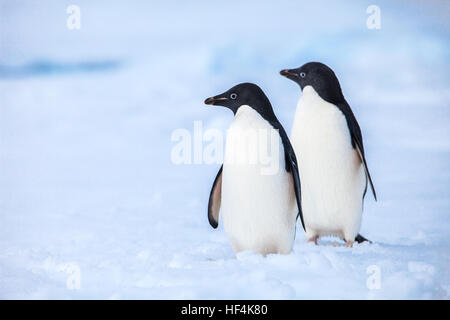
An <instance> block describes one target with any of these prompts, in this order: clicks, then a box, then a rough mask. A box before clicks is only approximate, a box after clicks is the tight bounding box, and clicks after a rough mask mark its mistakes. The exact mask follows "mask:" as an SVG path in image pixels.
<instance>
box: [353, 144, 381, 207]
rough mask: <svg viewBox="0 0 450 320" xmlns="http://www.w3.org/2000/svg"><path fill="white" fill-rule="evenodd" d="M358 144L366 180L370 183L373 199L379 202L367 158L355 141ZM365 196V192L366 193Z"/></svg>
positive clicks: (357, 149) (357, 147) (357, 146)
mask: <svg viewBox="0 0 450 320" xmlns="http://www.w3.org/2000/svg"><path fill="white" fill-rule="evenodd" d="M353 140H354V141H355V144H356V151H357V152H358V155H359V158H360V159H361V162H362V163H363V165H364V171H365V172H366V178H367V180H368V181H369V183H370V189H372V194H373V197H374V198H375V201H377V194H376V192H375V187H374V186H373V182H372V177H371V176H370V172H369V168H368V167H367V162H366V157H365V156H364V154H363V153H362V152H361V148H360V147H359V144H358V141H357V140H355V139H353ZM366 190H367V182H366ZM364 194H365V191H364Z"/></svg>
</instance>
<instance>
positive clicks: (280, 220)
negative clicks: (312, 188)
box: [205, 83, 303, 255]
mask: <svg viewBox="0 0 450 320" xmlns="http://www.w3.org/2000/svg"><path fill="white" fill-rule="evenodd" d="M205 103H206V104H209V105H220V106H225V107H227V108H229V109H231V110H232V111H233V113H234V115H235V117H234V120H233V122H232V123H231V126H230V128H229V129H228V131H227V141H226V147H225V158H224V164H223V165H222V167H221V168H220V170H219V172H218V174H217V176H216V178H215V180H214V184H213V186H212V189H211V193H210V197H209V204H208V219H209V222H210V224H211V226H212V227H214V228H216V227H217V225H218V221H219V211H220V212H221V216H222V221H223V224H224V229H225V232H226V234H227V236H228V238H229V240H230V242H231V244H232V247H233V249H234V250H235V252H240V251H245V250H252V251H255V252H258V253H261V254H264V255H265V254H269V253H284V254H286V253H289V252H290V251H291V250H292V246H293V242H294V237H295V221H296V218H297V216H299V217H300V219H301V221H303V216H302V211H301V191H300V190H301V189H300V177H299V174H298V168H297V160H296V156H295V153H294V150H293V148H292V146H291V143H290V142H289V138H288V136H287V134H286V132H285V130H284V128H283V126H282V125H281V124H280V122H279V121H278V119H277V117H276V116H275V113H274V112H273V109H272V105H271V104H270V101H269V99H268V98H267V97H266V95H265V94H264V92H263V91H262V90H261V89H260V88H259V87H258V86H257V85H255V84H252V83H241V84H239V85H237V86H234V87H233V88H231V89H229V90H228V91H226V92H224V93H222V94H220V95H217V96H214V97H211V98H208V99H206V100H205ZM274 129H275V131H274ZM249 130H250V132H251V131H252V130H255V132H263V133H264V132H266V133H269V132H270V134H273V133H274V132H275V141H276V142H277V143H276V145H277V150H271V151H272V157H276V158H273V159H272V160H274V161H275V162H276V165H277V170H274V171H273V172H270V173H268V174H265V173H264V172H263V170H264V165H263V164H261V163H260V162H258V161H257V162H252V161H251V159H255V157H256V158H257V157H259V155H260V152H261V150H263V149H265V150H268V149H267V148H269V149H270V146H268V141H269V140H270V139H269V140H267V139H262V140H259V141H258V143H257V144H256V145H255V143H254V142H255V141H254V140H252V139H251V137H252V135H251V134H249ZM267 138H268V137H267ZM273 151H277V152H276V153H273ZM236 155H239V156H240V157H241V158H240V159H241V161H235V159H234V158H233V156H236Z"/></svg>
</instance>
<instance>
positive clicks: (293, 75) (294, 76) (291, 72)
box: [280, 69, 299, 80]
mask: <svg viewBox="0 0 450 320" xmlns="http://www.w3.org/2000/svg"><path fill="white" fill-rule="evenodd" d="M280 74H281V75H282V76H284V77H286V78H288V79H291V80H294V79H298V78H299V76H298V73H296V72H295V70H293V69H291V70H289V69H284V70H281V71H280Z"/></svg>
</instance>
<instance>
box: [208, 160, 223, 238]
mask: <svg viewBox="0 0 450 320" xmlns="http://www.w3.org/2000/svg"><path fill="white" fill-rule="evenodd" d="M222 169H223V165H222V166H221V167H220V169H219V172H218V173H217V176H216V178H215V179H214V183H213V186H212V188H211V192H210V193H209V201H208V221H209V224H210V225H211V227H213V228H214V229H215V228H217V226H218V225H219V211H220V203H221V201H222Z"/></svg>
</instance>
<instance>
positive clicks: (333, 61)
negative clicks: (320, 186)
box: [0, 0, 450, 299]
mask: <svg viewBox="0 0 450 320" xmlns="http://www.w3.org/2000/svg"><path fill="white" fill-rule="evenodd" d="M376 2H377V3H376V4H377V5H379V6H380V8H381V19H382V20H381V29H380V30H368V29H367V28H366V18H367V14H366V8H367V7H368V6H369V5H370V4H373V3H372V1H359V2H358V3H356V2H352V3H350V2H343V1H327V2H320V1H314V2H312V1H308V2H304V3H299V2H297V1H296V2H293V1H292V2H289V1H284V0H279V1H277V2H276V6H275V5H274V4H270V3H269V2H268V1H267V2H261V1H246V2H242V1H231V2H230V1H226V2H224V1H222V2H213V1H198V2H191V1H189V2H187V1H185V2H180V3H178V2H175V1H164V2H161V4H160V5H156V4H152V3H150V2H147V1H121V2H119V1H114V2H112V1H106V0H104V1H87V0H74V1H57V0H53V1H50V0H47V1H40V2H39V4H37V3H36V2H35V1H31V0H28V1H25V0H24V1H6V0H0V150H1V151H0V298H3V299H16V298H27V299H28V298H31V299H34V298H40V299H56V298H61V299H66V298H67V299H79V298H88V299H90V298H101V299H129V298H150V299H163V298H176V299H178V298H192V299H197V298H203V299H221V298H237V299H240V298H250V299H260V298H261V299H262V298H269V299H314V298H323V299H331V298H336V299H378V298H389V299H391V298H392V299H402V298H406V299H449V297H450V237H449V230H450V229H449V227H450V194H449V193H450V102H449V101H450V86H449V84H450V74H449V72H448V71H449V61H450V43H449V41H448V39H449V36H450V23H449V20H448V17H449V13H450V5H449V3H448V2H445V1H399V2H396V3H392V2H391V1H376ZM162 3H164V4H162ZM71 4H77V5H79V6H80V8H81V19H82V20H81V29H80V30H73V31H70V30H68V29H67V28H66V19H67V17H68V15H67V13H66V8H67V6H68V5H71ZM311 60H315V61H322V62H325V63H327V64H329V65H330V66H331V67H332V68H333V69H334V70H335V72H336V73H337V75H338V77H339V78H340V80H341V85H342V87H343V90H344V94H345V95H346V97H347V100H348V101H349V103H350V105H351V106H352V108H353V111H354V112H355V114H356V117H357V118H358V120H359V123H360V125H361V127H362V130H363V135H364V139H365V148H366V153H367V158H368V163H369V166H370V169H371V173H372V177H373V179H374V183H375V186H376V189H377V193H378V197H379V200H378V202H375V201H374V200H373V199H372V198H371V197H370V196H368V197H367V198H366V202H365V212H364V216H363V224H362V231H361V233H362V234H363V235H365V236H366V237H368V238H370V239H372V240H373V241H374V244H367V243H365V244H361V245H355V247H354V248H353V249H348V248H344V247H342V246H335V244H336V243H337V242H338V241H337V240H335V239H323V240H321V245H320V246H314V245H312V244H308V243H306V242H305V238H304V234H303V232H302V231H301V229H298V230H299V231H298V232H297V237H296V241H295V246H294V252H293V253H291V254H289V255H270V256H268V257H266V258H264V257H262V256H260V255H256V254H254V253H250V252H245V253H242V254H239V255H237V256H236V255H235V254H234V253H233V251H232V249H231V246H230V244H229V242H228V240H227V239H226V236H225V234H224V231H223V229H222V226H220V227H219V229H218V230H213V229H212V228H211V227H210V226H209V224H208V220H207V214H206V211H207V200H208V194H209V190H210V187H211V184H212V182H213V179H214V177H215V174H216V172H217V170H218V169H219V167H220V164H201V165H194V164H193V165H176V164H174V163H173V162H172V161H171V157H170V154H171V149H172V147H173V146H174V144H175V143H174V142H172V141H171V134H172V132H173V131H174V130H175V129H178V128H186V129H188V130H190V131H192V130H193V125H194V121H199V120H201V121H203V127H204V130H206V129H207V128H219V129H221V130H225V129H226V128H227V127H228V125H229V124H230V122H231V120H232V114H231V113H230V112H229V111H228V110H225V109H224V108H218V107H217V108H216V107H210V106H208V107H207V106H205V105H204V104H203V100H204V99H205V98H206V97H208V96H211V95H214V94H217V93H220V92H223V91H224V90H226V89H228V88H229V87H231V86H232V85H234V84H236V83H238V82H243V81H251V82H255V83H257V84H259V85H260V86H261V87H262V88H263V89H264V90H265V92H266V93H267V95H268V96H269V98H270V99H271V101H272V104H273V105H274V108H275V111H276V113H277V115H278V116H279V119H280V121H281V122H282V123H283V124H284V126H285V128H286V129H287V130H288V132H289V131H290V129H291V126H292V121H293V116H294V112H295V105H296V101H297V99H298V97H299V94H300V93H299V90H298V88H297V86H296V85H295V84H294V83H293V82H291V81H288V80H286V79H285V78H283V77H281V76H279V75H278V71H279V70H281V69H283V68H291V67H297V66H300V65H301V64H303V63H304V62H307V61H311ZM205 145H206V144H205ZM373 268H375V270H379V274H380V278H379V279H380V282H379V284H380V286H379V289H373V287H370V286H367V283H368V282H369V284H370V280H371V279H373V278H371V276H373V275H374V274H373V273H372V272H373V270H374V269H373ZM77 275H80V277H78V278H76V279H78V280H79V283H78V282H77V280H75V282H73V281H74V280H73V279H74V278H73V277H74V276H75V277H77ZM71 281H72V282H71ZM74 283H75V285H74ZM77 284H79V286H78V285H77Z"/></svg>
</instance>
